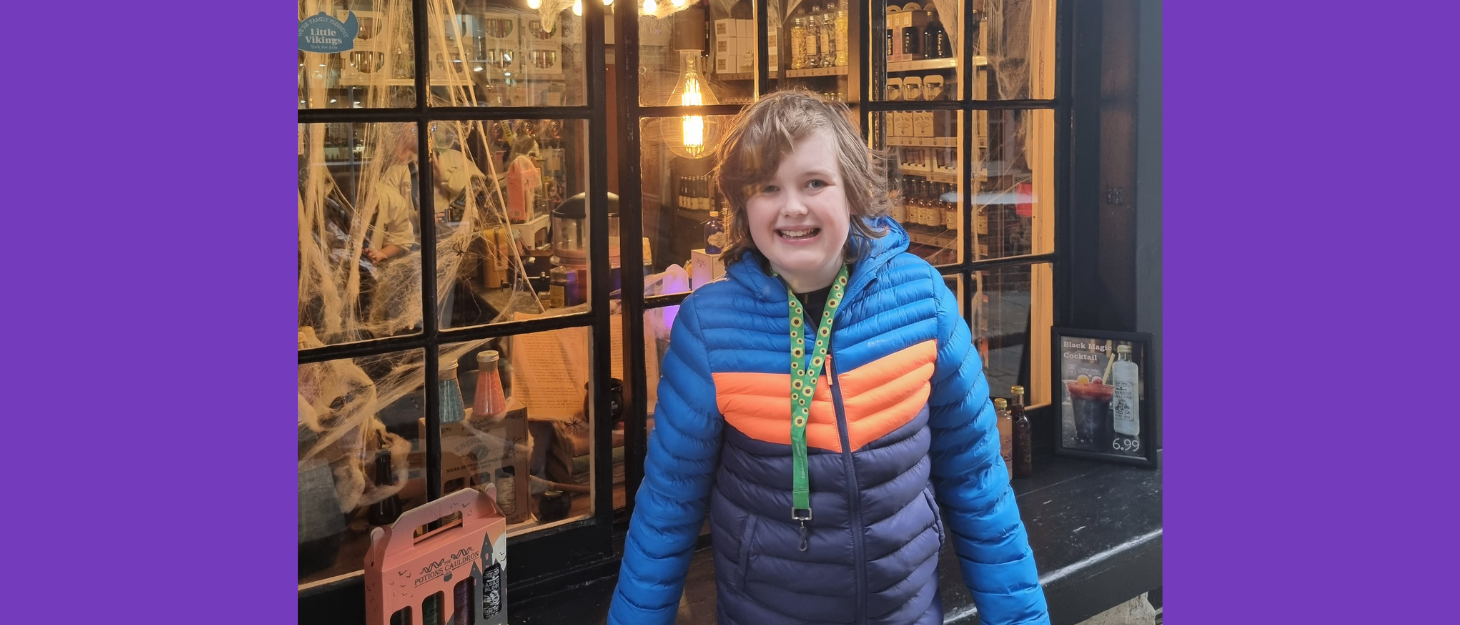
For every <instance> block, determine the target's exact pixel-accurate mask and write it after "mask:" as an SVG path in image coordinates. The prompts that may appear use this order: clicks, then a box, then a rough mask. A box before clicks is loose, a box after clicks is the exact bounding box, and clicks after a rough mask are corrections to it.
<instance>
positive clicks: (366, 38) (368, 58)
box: [299, 0, 416, 109]
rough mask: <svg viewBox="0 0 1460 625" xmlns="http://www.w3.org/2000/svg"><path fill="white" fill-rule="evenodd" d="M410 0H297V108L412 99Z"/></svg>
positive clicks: (383, 104)
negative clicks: (353, 0)
mask: <svg viewBox="0 0 1460 625" xmlns="http://www.w3.org/2000/svg"><path fill="white" fill-rule="evenodd" d="M411 19H412V18H411V2H410V0H362V1H359V2H344V1H339V0H300V2H299V108H301V109H306V108H309V109H322V108H390V107H399V108H407V107H411V106H415V104H416V87H415V80H416V68H415V60H416V55H415V43H414V39H413V38H412V36H411V32H412V31H411V25H412V21H411Z"/></svg>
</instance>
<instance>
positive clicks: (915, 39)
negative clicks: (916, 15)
mask: <svg viewBox="0 0 1460 625" xmlns="http://www.w3.org/2000/svg"><path fill="white" fill-rule="evenodd" d="M922 43H923V35H922V33H921V32H919V31H918V27H917V26H913V25H912V24H908V25H907V26H903V27H902V55H903V57H904V58H906V59H907V60H910V61H916V60H918V59H921V58H923V54H922Z"/></svg>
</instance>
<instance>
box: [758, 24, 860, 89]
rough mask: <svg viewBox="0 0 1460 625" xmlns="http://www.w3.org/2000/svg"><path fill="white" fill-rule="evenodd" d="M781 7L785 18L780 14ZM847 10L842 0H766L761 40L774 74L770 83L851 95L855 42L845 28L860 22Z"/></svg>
mask: <svg viewBox="0 0 1460 625" xmlns="http://www.w3.org/2000/svg"><path fill="white" fill-rule="evenodd" d="M783 8H784V9H785V11H786V13H785V14H786V15H789V18H783V17H782V9H783ZM852 13H853V12H852V11H851V10H849V9H848V3H847V0H782V1H776V0H772V1H771V2H770V27H769V28H768V29H767V38H768V39H770V41H768V42H767V43H768V44H769V49H770V50H772V51H773V52H771V53H770V54H772V55H773V56H772V57H771V58H772V59H774V60H773V62H772V63H771V73H770V75H771V77H772V78H773V79H777V80H775V81H774V83H773V85H772V86H771V89H789V88H796V87H799V88H802V89H806V90H809V91H811V92H813V93H820V94H822V95H823V96H825V97H826V98H828V99H833V100H839V101H842V102H854V101H856V100H857V97H856V91H857V89H856V85H855V84H854V83H853V82H852V80H853V78H854V75H855V74H856V73H857V72H856V69H855V68H856V63H857V62H858V61H857V60H858V58H859V56H858V55H859V53H860V48H859V47H856V46H854V45H852V44H853V43H854V42H853V41H852V39H851V37H849V34H850V33H852V32H856V31H857V29H858V28H859V27H860V25H859V24H858V23H856V16H855V15H853V14H852ZM781 59H785V62H784V63H782V62H781ZM782 70H784V71H785V75H784V76H782V75H781V71H782Z"/></svg>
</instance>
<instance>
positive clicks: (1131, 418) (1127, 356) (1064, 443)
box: [1051, 328, 1161, 468]
mask: <svg viewBox="0 0 1460 625" xmlns="http://www.w3.org/2000/svg"><path fill="white" fill-rule="evenodd" d="M1053 334H1054V358H1052V359H1051V360H1053V361H1054V377H1053V378H1052V379H1053V382H1054V386H1055V388H1054V391H1055V392H1054V401H1055V406H1056V408H1057V409H1056V411H1055V414H1057V415H1059V424H1060V425H1059V428H1057V431H1058V433H1059V440H1057V441H1056V442H1055V452H1056V453H1058V454H1060V455H1066V456H1080V457H1086V458H1095V459H1099V460H1110V461H1114V462H1120V463H1123V464H1134V465H1141V466H1149V467H1152V468H1155V466H1156V458H1157V455H1156V449H1155V442H1156V440H1157V437H1156V433H1155V428H1156V427H1159V423H1160V420H1159V419H1157V418H1156V412H1157V411H1158V410H1160V406H1161V403H1160V400H1159V395H1158V391H1159V388H1158V384H1157V377H1158V373H1159V372H1158V370H1157V369H1156V366H1155V362H1154V360H1155V359H1154V357H1153V354H1152V353H1151V335H1150V334H1145V333H1127V332H1103V331H1098V330H1077V329H1071V328H1055V329H1054V332H1053Z"/></svg>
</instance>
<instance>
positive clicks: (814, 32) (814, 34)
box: [803, 6, 821, 69]
mask: <svg viewBox="0 0 1460 625" xmlns="http://www.w3.org/2000/svg"><path fill="white" fill-rule="evenodd" d="M803 66H804V67H806V68H808V69H815V68H817V67H821V7H819V6H813V7H811V11H810V12H809V13H807V14H806V60H805V61H804V65H803Z"/></svg>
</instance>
